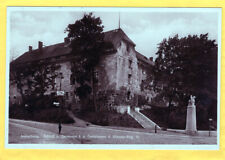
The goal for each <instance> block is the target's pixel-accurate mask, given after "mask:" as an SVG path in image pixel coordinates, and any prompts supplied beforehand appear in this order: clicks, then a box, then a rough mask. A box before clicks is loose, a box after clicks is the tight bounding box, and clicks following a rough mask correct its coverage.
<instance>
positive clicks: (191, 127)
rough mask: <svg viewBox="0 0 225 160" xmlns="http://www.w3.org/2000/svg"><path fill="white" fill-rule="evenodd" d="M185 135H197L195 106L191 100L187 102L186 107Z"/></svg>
mask: <svg viewBox="0 0 225 160" xmlns="http://www.w3.org/2000/svg"><path fill="white" fill-rule="evenodd" d="M186 133H187V134H189V135H195V134H196V133H197V127H196V106H195V104H194V102H193V99H192V100H190V101H189V104H188V107H187V119H186Z"/></svg>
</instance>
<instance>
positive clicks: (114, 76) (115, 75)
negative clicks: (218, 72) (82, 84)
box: [9, 29, 154, 109]
mask: <svg viewBox="0 0 225 160" xmlns="http://www.w3.org/2000/svg"><path fill="white" fill-rule="evenodd" d="M104 40H105V41H109V42H112V44H113V45H114V48H115V52H112V53H110V54H106V55H104V56H103V57H102V58H101V61H100V63H99V65H98V66H97V67H96V68H95V75H96V78H97V79H98V82H97V84H96V85H95V91H96V99H97V106H98V107H99V108H100V109H110V108H111V107H114V108H115V107H116V108H121V109H123V108H124V107H123V106H126V105H130V106H137V105H138V101H140V97H141V98H142V99H143V98H144V99H146V100H147V101H151V98H152V97H154V92H153V90H152V89H151V88H149V85H150V83H151V80H152V67H153V65H154V62H153V60H152V58H149V59H148V58H147V57H145V56H143V55H142V54H140V53H138V52H137V51H136V50H135V43H134V42H133V41H132V40H131V39H130V38H129V37H128V36H127V35H126V34H125V33H124V32H123V30H122V29H116V30H111V31H108V32H105V38H104ZM73 57H74V55H72V54H71V48H70V47H69V42H68V40H67V39H66V38H65V40H64V42H63V43H59V44H55V45H51V46H45V47H44V46H43V43H42V42H39V47H38V49H36V50H32V47H29V50H28V51H27V52H26V53H24V54H23V55H21V56H20V57H18V58H17V59H15V60H14V61H12V62H11V64H10V67H11V69H10V90H9V92H10V94H9V95H10V104H15V103H17V104H20V103H22V99H23V98H22V97H23V96H25V95H26V93H27V92H29V90H31V89H32V88H31V87H29V85H28V83H29V79H30V78H32V76H30V75H27V76H24V75H23V78H19V77H18V75H17V76H15V73H16V72H18V69H19V68H20V66H29V64H37V65H38V63H40V62H45V64H49V65H50V64H57V65H59V66H60V67H59V68H58V69H57V72H58V73H61V75H60V76H57V77H55V78H54V81H55V83H54V84H53V85H51V87H48V89H47V90H46V93H45V94H46V95H48V94H51V93H52V92H54V91H57V90H63V91H64V92H65V96H64V99H65V101H66V105H70V106H72V107H73V105H74V104H76V103H78V101H79V98H78V97H77V96H76V94H75V92H74V90H75V89H76V82H75V81H74V79H73V78H71V74H72V72H71V68H72V67H73V65H72V61H73ZM18 81H22V84H23V85H20V86H18ZM20 84H21V83H20ZM146 85H147V86H148V87H146Z"/></svg>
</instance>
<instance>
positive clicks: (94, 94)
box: [91, 69, 98, 111]
mask: <svg viewBox="0 0 225 160" xmlns="http://www.w3.org/2000/svg"><path fill="white" fill-rule="evenodd" d="M94 76H95V74H94V69H92V70H91V88H92V99H93V106H94V109H95V111H98V108H97V105H96V93H95V82H94Z"/></svg>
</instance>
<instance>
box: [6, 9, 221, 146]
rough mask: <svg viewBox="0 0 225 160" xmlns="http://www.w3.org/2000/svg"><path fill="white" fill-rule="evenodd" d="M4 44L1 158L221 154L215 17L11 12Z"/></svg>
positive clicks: (196, 12) (207, 12)
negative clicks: (15, 152) (24, 151)
mask: <svg viewBox="0 0 225 160" xmlns="http://www.w3.org/2000/svg"><path fill="white" fill-rule="evenodd" d="M6 35H7V72H6V73H7V75H6V76H7V80H6V84H7V85H6V106H5V108H6V148H33V147H34V144H35V145H36V146H35V148H40V149H42V148H47V149H48V148H87V149H88V148H96V149H99V148H100V149H112V148H113V149H114V148H115V149H139V148H142V149H209V150H210V149H211V150H213V149H218V147H219V131H220V128H219V124H220V122H219V118H220V117H219V114H220V107H219V104H220V98H219V97H220V61H221V59H220V57H221V53H220V52H221V8H122V7H121V8H113V7H8V8H7V33H6ZM90 144H91V145H90ZM111 144H113V145H111ZM124 144H126V145H124Z"/></svg>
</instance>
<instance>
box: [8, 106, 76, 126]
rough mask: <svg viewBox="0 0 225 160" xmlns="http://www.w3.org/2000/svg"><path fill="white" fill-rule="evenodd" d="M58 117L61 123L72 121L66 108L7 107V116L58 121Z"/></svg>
mask: <svg viewBox="0 0 225 160" xmlns="http://www.w3.org/2000/svg"><path fill="white" fill-rule="evenodd" d="M60 117H61V123H66V124H69V123H74V120H73V119H72V118H71V117H69V115H68V114H67V112H66V110H59V109H58V108H54V107H51V108H45V109H35V110H33V111H31V110H29V109H25V108H23V107H19V106H14V107H10V108H9V118H15V119H23V120H33V121H38V122H50V123H58V122H59V119H60Z"/></svg>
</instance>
